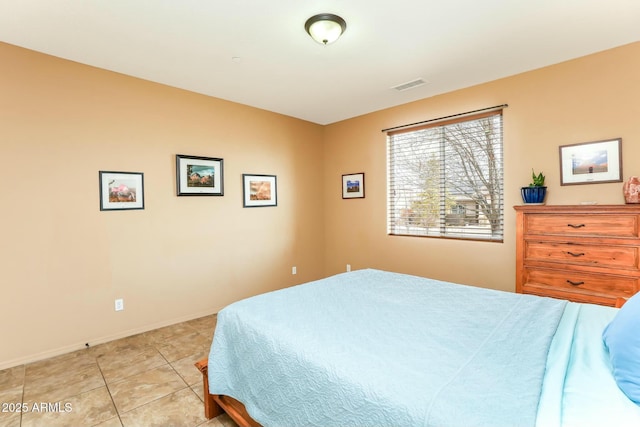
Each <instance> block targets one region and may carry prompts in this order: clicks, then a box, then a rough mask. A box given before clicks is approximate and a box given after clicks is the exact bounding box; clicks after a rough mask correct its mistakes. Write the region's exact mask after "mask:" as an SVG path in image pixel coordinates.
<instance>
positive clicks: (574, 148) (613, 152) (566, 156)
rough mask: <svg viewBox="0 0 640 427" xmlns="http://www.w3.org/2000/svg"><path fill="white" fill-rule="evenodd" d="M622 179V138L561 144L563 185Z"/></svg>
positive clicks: (561, 181) (561, 180)
mask: <svg viewBox="0 0 640 427" xmlns="http://www.w3.org/2000/svg"><path fill="white" fill-rule="evenodd" d="M605 182H622V139H621V138H616V139H609V140H606V141H594V142H584V143H580V144H571V145H562V146H560V185H576V184H601V183H605Z"/></svg>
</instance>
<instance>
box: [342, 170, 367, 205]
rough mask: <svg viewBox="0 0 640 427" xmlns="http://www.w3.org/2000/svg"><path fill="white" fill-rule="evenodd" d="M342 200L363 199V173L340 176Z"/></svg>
mask: <svg viewBox="0 0 640 427" xmlns="http://www.w3.org/2000/svg"><path fill="white" fill-rule="evenodd" d="M342 198H343V199H364V172H360V173H350V174H346V175H342Z"/></svg>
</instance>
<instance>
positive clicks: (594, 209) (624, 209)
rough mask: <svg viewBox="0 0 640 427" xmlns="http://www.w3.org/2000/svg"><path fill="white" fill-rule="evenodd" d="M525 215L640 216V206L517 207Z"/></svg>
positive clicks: (515, 207)
mask: <svg viewBox="0 0 640 427" xmlns="http://www.w3.org/2000/svg"><path fill="white" fill-rule="evenodd" d="M513 208H514V209H515V210H516V211H518V212H525V213H593V214H595V213H614V212H616V213H633V214H640V204H624V205H623V204H620V205H517V206H514V207H513Z"/></svg>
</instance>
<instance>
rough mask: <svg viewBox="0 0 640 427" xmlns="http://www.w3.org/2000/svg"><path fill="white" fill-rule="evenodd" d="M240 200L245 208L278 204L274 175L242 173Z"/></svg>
mask: <svg viewBox="0 0 640 427" xmlns="http://www.w3.org/2000/svg"><path fill="white" fill-rule="evenodd" d="M242 200H243V203H242V206H243V207H245V208H257V207H264V206H278V186H277V179H276V176H275V175H250V174H242Z"/></svg>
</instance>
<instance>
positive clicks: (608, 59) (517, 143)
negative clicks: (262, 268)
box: [324, 43, 640, 290]
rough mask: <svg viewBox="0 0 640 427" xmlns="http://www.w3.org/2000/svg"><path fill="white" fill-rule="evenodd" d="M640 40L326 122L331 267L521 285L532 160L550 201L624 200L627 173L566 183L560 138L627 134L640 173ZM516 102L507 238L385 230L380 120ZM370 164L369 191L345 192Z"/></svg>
mask: <svg viewBox="0 0 640 427" xmlns="http://www.w3.org/2000/svg"><path fill="white" fill-rule="evenodd" d="M639 76H640V43H634V44H631V45H627V46H623V47H619V48H616V49H613V50H609V51H605V52H601V53H598V54H595V55H591V56H588V57H584V58H580V59H576V60H572V61H569V62H565V63H562V64H557V65H554V66H551V67H547V68H544V69H540V70H536V71H533V72H528V73H524V74H520V75H517V76H513V77H510V78H505V79H501V80H498V81H494V82H491V83H487V84H483V85H479V86H475V87H471V88H467V89H464V90H459V91H456V92H451V93H447V94H445V95H442V96H436V97H432V98H428V99H424V100H421V101H418V102H414V103H411V104H406V105H402V106H399V107H396V108H391V109H387V110H384V111H379V112H376V113H372V114H367V115H365V116H362V117H357V118H354V119H351V120H346V121H343V122H339V123H334V124H331V125H329V126H327V127H326V130H325V139H324V157H325V159H326V161H325V165H324V176H325V190H326V191H325V206H324V209H325V228H326V240H325V242H326V246H325V266H326V267H325V272H326V273H327V274H332V273H336V272H339V271H344V269H345V265H346V264H351V266H352V268H366V267H373V268H381V269H386V270H391V271H398V272H406V273H412V274H418V275H422V276H427V277H433V278H438V279H442V280H448V281H453V282H458V283H466V284H471V285H478V286H484V287H491V288H496V289H503V290H514V287H515V283H514V280H515V240H514V239H515V236H514V234H515V214H514V210H513V208H512V207H513V205H516V204H521V199H520V191H519V189H520V187H522V186H524V185H528V184H529V182H530V177H531V168H534V169H535V170H536V171H544V173H545V175H546V177H547V182H546V183H547V186H548V187H549V190H548V191H549V194H548V196H547V203H549V204H577V203H580V202H581V201H596V202H598V203H600V204H620V203H624V198H623V197H622V191H621V189H622V183H611V184H594V185H572V186H560V166H559V154H558V151H559V150H558V147H559V146H560V145H567V144H574V143H580V142H589V141H598V140H603V139H609V138H617V137H621V138H622V153H623V175H624V177H625V178H626V177H628V176H631V175H640V126H639V125H638V123H639V121H640V77H639ZM503 103H506V104H509V107H508V108H507V109H505V110H504V151H505V171H504V176H505V236H504V243H484V242H465V241H459V240H443V239H433V238H416V237H399V236H387V234H386V220H385V216H386V193H385V192H386V158H385V156H386V146H385V144H386V136H385V134H384V133H382V132H381V129H385V128H389V127H393V126H398V125H402V124H406V123H415V122H419V121H421V120H427V119H431V118H437V117H442V116H447V115H450V114H455V113H460V112H464V111H471V110H475V109H479V108H483V107H491V106H494V105H500V104H503ZM352 172H365V195H366V197H365V199H352V200H342V199H341V193H340V176H341V175H342V174H345V173H352Z"/></svg>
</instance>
